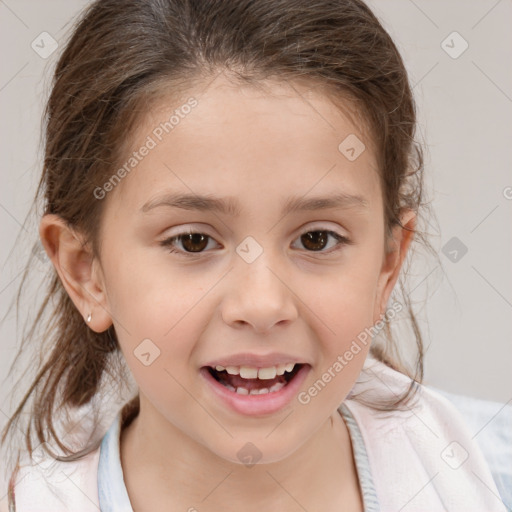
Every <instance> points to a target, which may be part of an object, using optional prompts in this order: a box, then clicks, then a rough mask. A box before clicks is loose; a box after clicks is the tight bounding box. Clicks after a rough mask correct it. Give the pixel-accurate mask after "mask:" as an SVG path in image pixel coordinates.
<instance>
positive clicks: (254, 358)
mask: <svg viewBox="0 0 512 512" xmlns="http://www.w3.org/2000/svg"><path fill="white" fill-rule="evenodd" d="M287 363H299V364H308V363H306V361H304V359H303V358H302V357H300V356H294V355H290V354H284V353H281V352H272V353H271V354H261V355H259V354H251V353H249V352H245V353H242V354H234V355H231V356H226V357H219V358H218V359H215V360H214V361H210V362H209V363H206V364H205V365H204V366H211V367H212V368H215V367H216V366H224V367H226V366H251V367H254V368H269V367H271V366H277V365H279V364H287Z"/></svg>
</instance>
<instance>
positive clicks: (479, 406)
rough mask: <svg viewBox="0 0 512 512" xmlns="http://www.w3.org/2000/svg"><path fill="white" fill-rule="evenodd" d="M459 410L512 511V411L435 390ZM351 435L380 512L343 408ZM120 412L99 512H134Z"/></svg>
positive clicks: (102, 462)
mask: <svg viewBox="0 0 512 512" xmlns="http://www.w3.org/2000/svg"><path fill="white" fill-rule="evenodd" d="M435 391H437V392H438V393H440V394H442V395H444V396H445V397H446V398H448V399H449V400H450V401H451V402H452V403H453V404H454V406H455V407H456V408H457V409H458V410H459V412H460V413H461V414H462V416H463V417H464V419H465V420H466V424H467V425H468V427H469V429H470V431H472V432H474V436H473V437H474V438H476V439H477V442H478V444H479V445H480V448H481V449H482V452H483V454H484V456H485V457H486V460H487V463H488V464H489V467H490V469H491V473H492V476H493V478H494V481H495V482H496V486H497V488H498V491H499V493H500V495H501V499H502V501H503V503H504V504H505V505H506V506H507V508H509V509H512V407H511V406H510V405H507V404H505V405H504V404H499V403H496V402H489V401H485V400H477V399H474V398H469V397H464V396H459V395H453V394H450V393H446V392H443V391H441V390H437V389H436V390H435ZM338 410H339V411H340V413H341V414H342V416H343V418H344V420H345V423H346V424H347V427H348V431H349V434H350V438H351V442H352V449H353V452H354V460H355V463H356V469H357V474H358V478H359V485H360V488H361V493H362V496H363V504H364V511H365V512H379V510H380V508H379V503H378V499H377V495H376V492H375V487H374V485H373V478H372V474H371V471H370V466H369V463H368V456H367V453H366V449H365V446H364V442H363V438H362V436H361V432H360V430H359V427H358V426H357V423H356V421H355V420H354V418H353V417H352V415H351V414H350V412H349V410H348V409H347V408H346V407H345V406H344V405H343V404H342V405H341V406H340V407H339V409H338ZM121 412H122V410H121V411H119V413H118V414H117V416H116V418H115V420H114V422H113V423H112V425H111V426H110V428H109V429H108V431H107V433H106V434H105V436H104V437H103V440H102V443H101V447H100V457H99V466H98V496H99V503H100V510H101V512H133V509H132V506H131V504H130V499H129V497H128V492H127V490H126V486H125V483H124V479H123V469H122V466H121V457H120V432H121Z"/></svg>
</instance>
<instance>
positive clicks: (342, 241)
mask: <svg viewBox="0 0 512 512" xmlns="http://www.w3.org/2000/svg"><path fill="white" fill-rule="evenodd" d="M318 232H322V233H326V234H327V235H329V236H332V237H333V238H334V239H336V240H337V241H338V243H337V244H336V246H335V247H334V249H331V250H330V251H327V252H325V251H323V250H322V251H308V250H307V249H306V252H310V253H316V254H332V253H334V252H336V251H339V250H340V249H342V247H343V246H345V245H350V244H352V241H351V240H350V239H348V238H347V237H346V236H343V235H340V234H339V233H336V232H335V231H331V230H328V229H321V228H320V229H319V228H317V229H310V230H308V231H304V232H303V233H301V234H300V235H299V238H300V237H301V236H302V235H305V234H307V233H318ZM184 235H204V236H206V237H207V238H209V239H212V240H213V237H211V236H210V235H207V234H206V233H201V232H200V231H194V230H189V231H183V232H182V233H178V234H177V235H174V236H172V237H170V238H167V239H165V240H162V241H161V242H160V245H161V246H163V247H167V248H168V252H170V253H174V254H178V255H179V256H184V257H186V258H187V257H195V256H198V255H201V254H203V253H204V252H207V251H202V252H195V253H194V252H187V251H182V250H178V249H175V248H174V242H175V241H177V240H179V239H180V237H182V236H184Z"/></svg>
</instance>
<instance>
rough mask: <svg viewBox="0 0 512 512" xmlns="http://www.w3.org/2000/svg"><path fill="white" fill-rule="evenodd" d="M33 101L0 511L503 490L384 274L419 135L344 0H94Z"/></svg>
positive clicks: (354, 502)
mask: <svg viewBox="0 0 512 512" xmlns="http://www.w3.org/2000/svg"><path fill="white" fill-rule="evenodd" d="M46 121H47V125H46V147H45V160H44V169H43V175H42V178H41V182H40V185H39V192H40V193H41V195H43V196H44V204H45V210H44V215H43V217H42V219H41V223H40V238H41V241H42V244H43V246H44V249H45V251H46V254H47V255H48V257H49V259H50V260H51V263H52V264H53V269H54V271H53V270H52V272H53V273H52V280H51V282H50V283H49V290H48V295H47V298H46V300H45V301H44V303H43V306H42V308H41V310H40V311H39V314H38V317H37V319H36V324H37V322H38V321H39V320H40V319H41V318H42V315H43V313H44V311H45V310H46V308H53V315H52V317H51V320H50V322H49V323H48V327H47V330H46V332H45V333H44V344H43V345H42V350H43V352H42V356H43V359H42V363H41V367H40V368H39V371H38V373H37V375H36V378H35V380H34V382H33V384H32V386H31V387H30V389H29V391H28V392H27V394H26V395H25V397H24V398H23V400H22V402H21V403H20V405H19V407H18V408H17V409H16V411H15V412H14V414H13V416H12V418H10V420H9V422H8V424H7V426H6V428H5V430H4V435H3V438H2V440H3V442H4V444H6V439H7V435H8V434H9V433H10V432H11V431H12V430H14V427H15V426H16V425H17V424H18V423H19V420H20V419H21V417H22V411H23V409H24V408H25V407H26V405H27V404H28V403H29V399H30V398H31V399H32V400H33V405H32V410H31V412H30V420H31V421H30V423H29V425H28V426H26V427H24V428H25V432H26V445H27V446H26V448H27V449H26V450H25V451H24V450H20V451H19V453H18V454H17V456H16V457H11V458H12V460H11V461H9V471H8V472H7V473H8V475H9V476H10V478H9V489H8V500H6V501H7V502H8V507H9V510H10V511H13V510H19V511H21V512H25V511H36V510H37V511H45V510H51V511H60V510H73V511H89V510H98V509H99V510H101V511H114V510H115V511H135V512H141V511H145V510H151V511H158V510H188V511H194V510H199V511H216V510H220V509H222V510H225V511H231V510H240V509H241V508H243V509H244V510H249V511H256V510H264V509H272V510H285V511H292V510H293V511H298V510H309V511H312V510H326V511H334V510H337V511H338V510H346V511H363V510H364V511H367V512H368V511H377V510H380V511H398V510H405V511H413V510H415V511H438V510H450V511H464V512H467V511H471V510H474V511H502V510H505V507H504V505H503V503H502V501H501V499H500V495H499V491H498V489H497V487H496V485H495V483H494V481H493V477H492V475H491V472H490V469H489V467H488V466H487V464H486V462H485V460H484V456H483V454H482V453H481V452H480V449H479V448H478V446H477V445H476V441H475V440H474V439H472V438H471V434H470V433H469V431H468V429H467V427H466V426H465V425H464V423H463V421H462V420H461V417H460V416H459V415H458V413H457V412H456V411H455V410H454V409H453V406H451V405H450V403H449V402H448V401H447V400H446V399H445V398H443V397H441V396H440V395H438V394H437V393H435V392H433V391H431V390H429V389H427V388H426V387H424V386H422V385H421V379H422V357H423V350H422V340H421V336H420V333H419V330H418V328H417V325H416V321H415V317H414V314H413V312H412V311H411V308H410V303H409V299H408V296H407V294H406V293H405V291H404V287H403V283H400V289H401V291H402V297H401V298H398V297H396V296H394V295H392V292H393V290H394V289H395V285H396V283H397V282H398V281H399V277H400V275H401V269H402V266H403V263H404V260H405V257H406V255H407V253H408V251H409V248H410V246H411V242H413V240H414V241H416V240H417V239H421V234H420V231H419V229H418V219H419V216H420V213H421V207H423V192H422V172H423V164H422V151H421V148H420V147H419V146H418V145H417V144H416V142H415V141H414V132H415V122H416V119H415V106H414V101H413V97H412V94H411V88H410V86H409V83H408V78H407V73H406V70H405V68H404V65H403V62H402V59H401V57H400V55H399V53H398V51H397V49H396V47H395V45H394V44H393V42H392V40H391V39H390V37H389V35H388V34H387V33H386V31H385V30H384V29H383V27H382V26H381V24H380V23H379V21H378V20H377V19H376V17H375V16H374V15H373V14H372V13H371V11H370V10H369V9H368V7H367V6H366V5H365V4H364V3H363V2H362V1H360V0H337V1H334V2H333V1H327V0H318V1H316V2H314V3H311V2H310V1H307V2H306V1H303V0H282V1H281V0H280V1H276V0H273V1H266V0H260V1H258V2H252V1H249V0H237V1H236V2H233V1H227V0H212V1H208V2H196V1H193V0H185V1H176V0H124V1H122V2H121V1H119V0H101V1H96V2H94V3H93V4H92V5H91V6H90V7H89V8H88V9H87V10H86V11H85V12H84V14H83V16H82V18H81V19H80V21H79V23H78V24H77V27H76V29H75V30H74V32H73V34H72V37H71V38H70V40H69V42H68V44H67V46H66V47H65V49H64V51H63V53H62V55H61V56H60V59H59V61H58V64H57V68H56V70H55V76H54V82H53V88H52V92H51V96H50V98H49V101H48V104H47V110H46ZM425 243H427V242H426V241H425ZM427 244H428V243H427ZM405 312H409V315H410V316H409V318H410V320H411V322H412V326H413V330H414V333H415V335H416V344H417V346H418V358H417V364H416V366H415V367H414V368H412V367H411V365H410V364H408V363H407V361H406V360H405V358H403V357H400V354H401V353H403V348H398V345H396V343H395V340H394V339H393V336H392V332H391V327H390V326H391V325H392V324H393V323H394V322H396V318H398V317H400V316H401V315H402V316H403V314H404V313H405ZM124 362H125V363H126V365H127V367H128V369H129V374H130V375H131V376H133V378H134V381H135V383H136V389H135V390H134V392H133V394H132V395H130V396H129V400H124V401H122V403H119V402H117V405H118V407H116V408H115V410H114V413H115V414H114V415H112V416H111V417H110V419H109V422H108V424H107V425H103V423H102V421H101V420H100V419H99V418H100V417H102V416H103V415H104V414H107V415H108V410H107V405H108V406H109V407H110V405H111V404H109V400H108V396H107V395H108V393H109V390H110V388H109V383H108V381H107V376H111V377H112V378H113V379H114V382H116V380H118V381H119V382H118V389H121V388H122V386H121V384H123V382H124V383H127V379H123V372H122V368H123V367H122V365H123V363H124ZM117 363H121V364H117ZM113 389H114V390H115V389H116V388H115V387H114V388H113ZM112 403H113V404H115V403H116V400H113V401H112ZM119 406H122V407H119ZM77 412H79V414H76V413H77ZM112 417H113V420H112ZM110 420H112V421H110ZM58 423H59V424H60V425H58ZM103 427H105V428H103ZM34 429H35V433H36V434H37V436H36V439H35V440H34V439H33V430H34ZM34 441H35V442H34ZM27 456H28V457H27ZM14 459H16V460H14ZM24 459H28V460H24ZM11 469H12V471H11ZM4 510H7V503H5V505H4Z"/></svg>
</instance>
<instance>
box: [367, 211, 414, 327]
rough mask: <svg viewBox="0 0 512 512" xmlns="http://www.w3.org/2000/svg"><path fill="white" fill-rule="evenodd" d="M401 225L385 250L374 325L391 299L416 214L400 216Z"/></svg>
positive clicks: (408, 213)
mask: <svg viewBox="0 0 512 512" xmlns="http://www.w3.org/2000/svg"><path fill="white" fill-rule="evenodd" d="M400 224H401V225H395V226H393V228H392V235H391V237H390V239H389V240H387V244H386V245H387V252H386V250H385V253H384V260H383V265H382V269H381V272H380V275H379V280H378V285H377V294H376V297H375V305H374V314H373V317H374V320H373V322H374V323H375V322H377V321H378V320H379V319H380V318H381V315H384V313H385V312H386V309H387V304H388V300H389V297H390V295H391V292H392V291H393V288H394V287H395V284H396V281H397V280H398V276H399V275H400V269H401V267H402V263H403V261H404V259H405V256H406V254H407V250H408V249H409V245H410V243H411V241H412V239H413V237H414V231H415V229H416V213H415V212H414V211H412V210H409V209H407V210H405V211H404V212H403V213H402V214H401V215H400ZM402 226H404V227H405V228H407V229H404V228H403V227H402Z"/></svg>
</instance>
